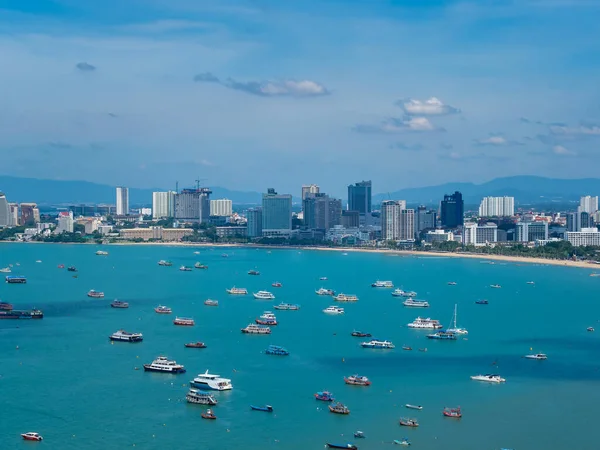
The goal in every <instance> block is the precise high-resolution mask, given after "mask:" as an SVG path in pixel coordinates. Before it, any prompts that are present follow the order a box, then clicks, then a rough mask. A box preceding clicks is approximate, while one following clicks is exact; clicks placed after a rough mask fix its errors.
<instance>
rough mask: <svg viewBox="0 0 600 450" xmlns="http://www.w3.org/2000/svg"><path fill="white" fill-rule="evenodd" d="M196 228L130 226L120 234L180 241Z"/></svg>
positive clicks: (126, 237) (134, 237) (145, 239)
mask: <svg viewBox="0 0 600 450" xmlns="http://www.w3.org/2000/svg"><path fill="white" fill-rule="evenodd" d="M193 233H194V230H192V229H191V228H163V227H149V228H129V229H122V230H120V231H119V235H120V236H121V237H122V238H124V239H128V240H132V239H142V240H144V241H149V240H151V239H152V240H157V241H160V240H162V241H167V242H173V241H180V240H181V239H182V238H183V237H185V236H188V235H191V234H193Z"/></svg>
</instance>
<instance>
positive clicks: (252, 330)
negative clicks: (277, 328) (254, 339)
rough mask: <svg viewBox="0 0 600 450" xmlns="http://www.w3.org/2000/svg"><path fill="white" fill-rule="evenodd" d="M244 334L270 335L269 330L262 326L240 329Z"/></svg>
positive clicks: (249, 326)
mask: <svg viewBox="0 0 600 450" xmlns="http://www.w3.org/2000/svg"><path fill="white" fill-rule="evenodd" d="M241 331H242V333H244V334H271V328H269V327H267V326H264V325H255V324H253V323H251V324H249V325H248V326H247V327H246V328H242V330H241Z"/></svg>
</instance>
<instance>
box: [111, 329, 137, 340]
mask: <svg viewBox="0 0 600 450" xmlns="http://www.w3.org/2000/svg"><path fill="white" fill-rule="evenodd" d="M108 338H109V339H110V340H111V341H120V342H142V341H143V340H144V336H143V335H142V333H129V332H127V331H125V330H119V331H116V332H114V333H113V334H111V335H110V336H109V337H108Z"/></svg>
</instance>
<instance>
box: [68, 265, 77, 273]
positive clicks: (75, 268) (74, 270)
mask: <svg viewBox="0 0 600 450" xmlns="http://www.w3.org/2000/svg"><path fill="white" fill-rule="evenodd" d="M67 270H68V271H69V272H77V267H75V266H70V267H67Z"/></svg>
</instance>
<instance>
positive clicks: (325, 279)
mask: <svg viewBox="0 0 600 450" xmlns="http://www.w3.org/2000/svg"><path fill="white" fill-rule="evenodd" d="M319 280H321V281H327V277H321V278H319Z"/></svg>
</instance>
